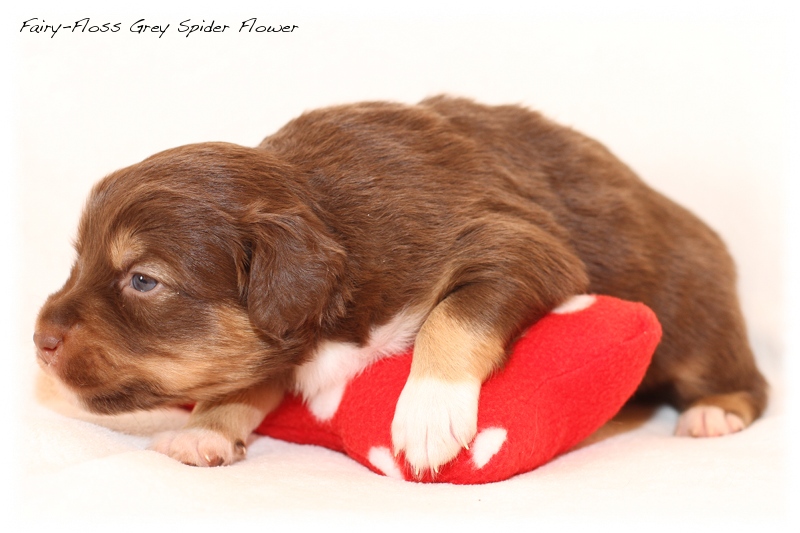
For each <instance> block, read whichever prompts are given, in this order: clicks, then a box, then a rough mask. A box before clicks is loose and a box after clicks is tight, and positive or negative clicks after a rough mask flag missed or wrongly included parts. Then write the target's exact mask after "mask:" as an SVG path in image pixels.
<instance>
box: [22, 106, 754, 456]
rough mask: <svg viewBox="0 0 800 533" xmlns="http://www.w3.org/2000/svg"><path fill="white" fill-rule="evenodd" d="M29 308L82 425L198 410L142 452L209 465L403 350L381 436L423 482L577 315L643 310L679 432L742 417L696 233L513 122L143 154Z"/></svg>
mask: <svg viewBox="0 0 800 533" xmlns="http://www.w3.org/2000/svg"><path fill="white" fill-rule="evenodd" d="M76 248H77V254H78V257H77V261H76V262H75V265H74V266H73V269H72V272H71V274H70V277H69V279H68V280H67V282H66V284H65V285H64V287H63V288H62V289H61V290H59V291H58V292H56V293H55V294H53V295H51V296H50V297H49V299H48V300H47V302H46V303H45V305H44V307H43V308H42V310H41V312H40V314H39V319H38V322H37V326H36V333H35V335H34V339H35V342H36V345H37V348H38V350H37V352H38V356H39V359H40V361H41V363H42V365H43V366H44V367H45V368H46V369H47V370H48V371H50V372H52V373H53V374H54V375H55V376H57V377H58V378H59V379H60V380H61V381H62V382H63V383H64V384H66V385H67V386H68V387H69V388H70V389H71V390H73V391H74V392H75V393H76V394H77V395H78V396H79V398H80V399H81V400H82V401H83V403H84V404H85V405H86V407H87V408H89V409H90V410H93V411H96V412H100V413H116V412H120V411H126V410H133V409H148V408H153V407H157V406H161V405H165V404H174V403H183V402H197V406H196V408H195V410H194V412H193V413H192V416H191V418H190V422H189V424H188V427H187V428H185V429H184V430H182V431H180V432H174V433H170V434H165V435H160V436H159V437H157V439H156V441H155V443H154V445H153V447H154V448H155V449H157V450H160V451H162V452H164V453H166V454H168V455H170V456H172V457H175V458H176V459H178V460H181V461H183V462H186V463H189V464H196V465H217V464H227V463H230V462H232V461H234V460H236V459H238V458H241V457H242V456H243V455H244V453H245V448H244V442H245V439H246V437H247V435H248V434H249V433H250V432H251V431H252V430H253V428H254V427H255V426H256V425H257V424H258V423H259V422H260V420H261V419H262V418H263V416H264V415H265V413H267V412H268V411H269V410H270V409H272V408H273V407H274V406H275V405H277V403H278V402H279V401H280V399H281V397H282V395H283V393H284V391H285V390H287V389H291V390H295V391H298V392H300V393H302V394H303V395H304V396H305V398H306V400H307V401H308V402H309V406H310V408H311V409H312V411H313V412H314V413H315V414H316V416H318V417H319V418H320V419H326V418H330V417H331V416H333V413H334V412H335V411H336V408H337V406H338V402H339V400H340V398H341V395H342V392H343V389H344V385H345V383H346V382H347V380H348V379H350V378H351V377H352V376H354V375H355V374H357V373H358V372H359V371H360V370H361V369H362V368H364V366H366V365H367V364H369V363H370V362H372V361H374V360H376V359H378V358H380V357H383V356H386V355H390V354H392V353H396V352H399V351H402V350H403V349H405V348H407V347H408V346H409V345H410V344H412V343H415V354H414V359H413V364H412V369H411V375H410V377H409V379H408V382H407V384H406V386H405V388H404V390H403V393H402V395H401V397H400V400H399V402H398V405H397V409H396V412H395V417H394V422H393V425H392V435H393V440H394V445H395V449H396V451H398V452H399V451H404V452H405V455H406V458H407V460H408V461H409V463H410V464H411V465H412V466H413V467H414V468H416V469H417V470H418V471H421V470H423V469H432V470H434V471H436V470H437V469H438V468H439V467H440V466H441V465H442V464H444V463H446V462H447V461H449V460H450V459H452V458H453V457H454V456H455V455H456V454H457V453H458V451H459V450H460V449H461V447H463V446H467V445H468V444H469V443H470V441H471V440H472V438H473V437H474V435H475V430H476V418H477V402H478V394H479V390H480V386H481V383H482V382H483V381H484V380H485V379H486V378H487V377H488V376H489V375H490V374H491V373H492V372H493V371H494V370H495V369H497V368H498V367H500V366H501V365H502V364H503V362H504V358H505V357H506V350H507V348H508V347H509V344H510V343H511V342H512V341H513V340H514V339H515V337H516V336H517V335H518V334H519V333H520V332H521V330H523V328H525V327H526V326H527V325H529V324H531V323H532V322H534V321H536V320H537V319H538V318H539V317H541V316H543V315H544V314H545V313H547V312H548V311H549V310H550V309H551V308H553V307H554V306H556V305H558V304H560V303H562V302H564V301H565V300H567V299H568V298H570V297H571V296H573V295H576V294H580V293H585V292H592V293H603V294H609V295H614V296H618V297H621V298H625V299H628V300H634V301H640V302H644V303H646V304H647V305H648V306H650V307H651V308H652V309H653V310H654V311H655V312H656V314H657V315H658V317H659V319H660V320H661V323H662V325H663V328H664V338H663V341H662V343H661V345H660V346H659V348H658V351H657V353H656V355H655V358H654V361H653V363H652V366H651V368H650V370H649V372H648V373H647V375H646V377H645V379H644V382H643V383H642V386H641V389H640V392H641V393H642V395H655V396H657V397H659V398H663V399H666V400H667V401H670V402H672V403H673V404H674V405H675V406H677V407H678V408H679V409H681V410H683V411H684V412H683V414H682V415H681V417H680V421H679V424H678V429H677V433H678V434H686V435H694V436H711V435H722V434H726V433H730V432H734V431H738V430H741V429H742V428H744V427H745V426H747V425H748V424H750V423H751V422H752V421H753V420H754V419H755V418H756V417H758V416H759V415H760V413H761V412H762V410H763V409H764V406H765V403H766V383H765V381H764V379H763V378H762V376H761V375H760V374H759V372H758V370H757V369H756V366H755V363H754V360H753V355H752V353H751V351H750V348H749V346H748V342H747V338H746V334H745V326H744V323H743V320H742V316H741V313H740V310H739V304H738V302H737V298H736V294H735V290H734V268H733V264H732V262H731V259H730V258H729V256H728V254H727V252H726V250H725V247H724V245H723V244H722V242H721V241H720V239H719V238H718V237H717V236H716V235H715V234H714V233H713V232H712V231H711V230H710V229H709V228H707V227H706V226H705V225H704V224H703V223H702V222H700V221H699V220H698V219H697V218H695V217H694V216H693V215H691V214H690V213H688V212H687V211H686V210H684V209H682V208H681V207H678V206H677V205H675V204H674V203H672V202H671V201H669V200H667V199H666V198H664V197H663V196H661V195H660V194H658V193H656V192H654V191H653V190H651V189H650V188H648V187H647V186H646V185H645V184H644V183H642V182H641V181H640V180H639V179H638V178H637V177H636V176H635V175H634V174H633V172H631V170H630V169H628V168H627V167H626V166H625V165H623V164H622V163H621V162H620V161H618V160H617V159H616V158H615V157H614V156H613V155H612V154H610V153H609V152H608V151H607V150H606V149H605V148H604V147H603V146H601V145H600V144H598V143H597V142H595V141H593V140H591V139H588V138H586V137H584V136H583V135H581V134H579V133H576V132H574V131H572V130H570V129H567V128H564V127H561V126H558V125H556V124H554V123H552V122H550V121H548V120H546V119H545V118H543V117H541V116H540V115H538V114H536V113H533V112H530V111H528V110H525V109H523V108H520V107H517V106H500V107H487V106H482V105H479V104H476V103H473V102H471V101H468V100H463V99H453V98H448V97H436V98H431V99H427V100H424V101H423V102H421V103H420V104H418V105H416V106H405V105H399V104H391V103H363V104H356V105H348V106H340V107H333V108H329V109H322V110H318V111H313V112H310V113H306V114H304V115H302V116H301V117H299V118H297V119H295V120H293V121H292V122H290V123H289V124H287V125H286V126H285V127H284V128H283V129H281V130H280V131H279V132H277V133H276V134H274V135H272V136H270V137H268V138H267V139H265V140H264V142H262V143H261V145H260V146H258V147H257V148H245V147H241V146H236V145H231V144H223V143H207V144H197V145H190V146H184V147H180V148H175V149H172V150H167V151H165V152H161V153H159V154H156V155H154V156H152V157H150V158H148V159H146V160H144V161H142V162H141V163H138V164H136V165H133V166H131V167H128V168H125V169H122V170H120V171H117V172H115V173H113V174H111V175H110V176H108V177H106V178H105V179H103V180H102V181H101V182H100V183H98V184H97V185H96V186H95V188H94V189H93V191H92V193H91V196H90V198H89V201H88V203H87V205H86V209H85V212H84V214H83V217H82V219H81V223H80V227H79V230H78V238H77V242H76Z"/></svg>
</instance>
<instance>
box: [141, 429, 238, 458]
mask: <svg viewBox="0 0 800 533" xmlns="http://www.w3.org/2000/svg"><path fill="white" fill-rule="evenodd" d="M150 449H151V450H155V451H157V452H159V453H163V454H164V455H168V456H170V457H172V458H173V459H175V460H176V461H180V462H181V463H184V464H187V465H193V466H222V465H229V464H231V463H233V462H235V461H238V460H239V459H243V458H244V456H245V454H246V453H247V448H246V447H245V445H244V442H242V441H236V442H231V441H230V440H228V438H227V437H225V436H224V435H222V434H221V433H217V432H216V431H212V430H210V429H202V428H189V429H183V430H181V431H165V432H163V433H159V434H158V435H156V436H155V439H154V440H153V443H152V444H151V445H150Z"/></svg>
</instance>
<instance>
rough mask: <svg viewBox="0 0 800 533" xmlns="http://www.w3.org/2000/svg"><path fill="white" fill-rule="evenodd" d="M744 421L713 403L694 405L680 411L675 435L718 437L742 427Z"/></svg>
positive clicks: (739, 429)
mask: <svg viewBox="0 0 800 533" xmlns="http://www.w3.org/2000/svg"><path fill="white" fill-rule="evenodd" d="M744 426H745V424H744V421H743V420H742V419H741V418H740V417H739V416H737V415H735V414H733V413H727V412H725V410H724V409H722V408H721V407H717V406H715V405H696V406H694V407H692V408H690V409H687V410H686V411H684V412H683V413H681V416H680V418H678V425H677V427H676V428H675V435H678V436H681V437H720V436H722V435H728V434H730V433H736V432H737V431H741V430H743V429H744Z"/></svg>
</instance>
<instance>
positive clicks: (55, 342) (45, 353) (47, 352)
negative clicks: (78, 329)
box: [33, 331, 64, 365]
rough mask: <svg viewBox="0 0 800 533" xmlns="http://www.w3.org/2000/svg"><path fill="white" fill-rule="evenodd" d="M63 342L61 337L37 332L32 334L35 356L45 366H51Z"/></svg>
mask: <svg viewBox="0 0 800 533" xmlns="http://www.w3.org/2000/svg"><path fill="white" fill-rule="evenodd" d="M63 341H64V337H63V336H62V335H58V334H52V333H44V332H39V331H37V332H36V333H34V334H33V342H34V344H36V356H37V357H38V358H39V359H40V360H41V361H42V362H43V363H44V364H46V365H51V364H53V362H54V361H55V360H56V357H57V356H58V351H59V348H60V347H61V344H62V343H63Z"/></svg>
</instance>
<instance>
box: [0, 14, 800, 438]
mask: <svg viewBox="0 0 800 533" xmlns="http://www.w3.org/2000/svg"><path fill="white" fill-rule="evenodd" d="M162 4H163V2H137V5H136V6H135V7H134V6H128V7H127V8H126V10H112V9H111V8H110V7H109V6H103V5H96V6H93V5H86V6H84V5H83V4H78V3H70V4H66V3H61V4H57V3H55V2H51V3H36V2H31V3H27V4H26V6H25V7H24V8H17V11H15V12H13V13H7V14H6V16H5V17H4V20H3V32H4V35H3V38H4V42H3V44H4V46H3V47H4V48H5V53H6V65H5V66H4V70H5V72H6V73H7V74H10V76H9V78H8V79H10V80H12V81H11V83H9V84H7V86H6V89H7V91H8V92H7V93H6V98H4V104H5V106H4V107H3V113H4V125H6V126H10V128H9V131H6V132H5V139H6V142H4V143H3V145H4V146H3V150H4V154H3V163H4V166H3V168H2V183H3V185H4V192H5V194H4V197H3V217H4V220H3V229H4V235H3V238H4V241H5V242H6V243H7V249H8V250H10V253H7V254H6V255H5V258H4V261H3V263H4V268H5V269H6V270H5V271H4V273H3V274H4V276H3V280H4V282H5V283H4V286H5V288H6V289H7V295H8V297H7V298H6V299H5V301H4V304H5V307H4V320H3V322H4V326H5V328H6V329H4V337H5V340H6V349H5V350H4V353H3V362H4V366H5V365H8V366H9V369H8V370H7V371H4V373H5V374H6V375H5V376H4V379H5V380H7V381H8V383H7V384H6V385H4V386H3V391H4V395H5V396H4V402H5V403H7V404H8V405H9V406H13V404H14V402H15V401H18V400H19V398H20V397H23V398H24V397H25V394H27V392H26V391H27V387H28V386H29V384H30V382H31V380H30V378H31V376H32V373H33V372H34V370H35V364H34V361H33V360H34V355H33V350H32V349H31V344H32V343H31V342H30V337H31V334H32V324H33V320H34V318H35V313H36V311H37V309H38V307H39V306H40V305H41V303H42V302H43V300H44V298H45V297H46V296H47V294H49V293H50V292H52V291H54V290H56V289H57V288H58V287H59V286H60V284H61V283H63V280H64V279H65V278H66V275H67V273H68V269H69V265H70V263H71V260H72V250H71V246H70V240H71V238H73V237H74V232H75V227H76V223H77V219H78V216H79V213H80V210H81V207H82V203H83V201H84V198H85V197H86V194H87V192H88V190H89V188H90V187H91V185H92V184H93V183H94V182H95V181H97V180H98V179H99V178H101V177H102V176H103V175H105V174H106V173H108V172H110V171H112V170H114V169H116V168H119V167H122V166H126V165H129V164H132V163H134V162H136V161H139V160H141V159H142V158H144V157H147V156H148V155H151V154H152V153H154V152H156V151H160V150H162V149H165V148H169V147H173V146H177V145H181V144H185V143H190V142H201V141H217V140H218V141H229V142H235V143H240V144H244V145H255V144H257V143H258V142H259V141H260V140H261V139H262V138H263V137H264V136H266V135H267V134H269V133H271V132H273V131H275V130H276V129H277V128H279V127H280V126H281V125H282V124H283V123H285V122H286V121H287V120H289V119H290V118H292V117H294V116H296V115H298V114H299V113H301V112H302V111H304V110H306V109H311V108H314V107H318V106H324V105H330V104H336V103H343V102H349V101H357V100H365V99H389V100H398V101H403V102H409V103H413V102H415V101H418V100H420V99H422V98H424V97H426V96H429V95H433V94H437V93H441V92H448V93H453V94H457V95H463V96H469V97H473V98H475V99H477V100H480V101H482V102H486V103H522V104H525V105H528V106H530V107H532V108H534V109H537V110H539V111H541V112H543V113H544V114H546V115H548V116H550V117H552V118H554V119H557V120H559V121H561V122H562V123H565V124H568V125H571V126H573V127H575V128H576V129H579V130H581V131H583V132H585V133H588V134H590V135H592V136H594V137H595V138H597V139H598V140H600V141H601V142H603V143H605V144H606V145H607V146H608V147H609V148H610V149H611V150H612V151H613V152H615V153H616V154H617V155H618V156H619V157H620V158H621V159H622V160H624V161H625V162H627V163H628V164H629V165H630V166H632V167H633V168H634V170H636V171H637V172H638V173H639V174H640V175H641V176H642V177H643V178H644V179H645V181H647V182H648V183H650V184H651V185H652V186H653V187H655V188H656V189H658V190H660V191H662V192H664V193H666V194H667V195H668V196H670V197H672V198H673V199H675V200H677V201H679V202H680V203H683V204H684V205H686V206H687V207H689V208H690V209H692V210H694V211H695V212H696V213H697V214H698V215H700V216H701V218H703V219H705V220H706V221H707V222H708V223H709V224H710V225H711V226H712V227H713V228H714V229H716V230H717V231H718V232H719V233H720V234H721V235H722V237H723V238H724V239H725V241H726V242H727V243H728V245H729V247H730V249H731V251H732V253H733V255H734V257H735V259H736V261H737V263H738V265H739V273H740V290H741V298H742V303H743V306H744V310H745V314H746V316H747V319H748V321H749V325H750V334H751V339H752V341H753V343H754V346H755V348H756V350H757V353H758V357H759V361H760V363H761V365H762V366H763V367H764V368H765V369H766V370H767V371H768V373H770V375H771V376H781V375H783V373H784V372H785V368H784V367H785V366H787V365H788V366H789V370H790V371H791V370H792V368H795V366H793V365H796V363H794V361H792V360H788V358H787V357H786V354H787V353H793V354H794V357H795V358H796V357H797V356H798V349H797V348H798V346H797V340H796V339H797V335H796V334H794V336H793V337H792V336H790V335H791V333H792V332H793V331H792V327H796V326H797V324H798V321H797V316H798V315H797V306H796V305H795V304H793V302H794V301H796V300H797V297H798V288H797V282H796V278H797V276H796V274H794V272H796V271H797V267H798V262H797V256H796V250H797V247H796V246H789V245H790V244H793V245H795V244H796V240H797V230H796V227H797V226H796V225H790V223H789V219H790V218H791V217H794V218H795V220H796V218H797V216H796V214H795V213H796V212H797V209H798V203H797V185H796V184H797V182H798V181H797V180H798V167H799V165H798V156H797V150H798V144H797V138H798V135H797V134H798V120H797V118H798V108H797V102H798V100H797V97H796V95H797V94H798V92H797V91H798V84H797V79H796V72H797V71H796V68H794V67H796V61H797V54H796V53H794V50H793V46H792V45H793V44H794V45H796V44H797V42H798V41H797V39H796V38H795V37H793V36H792V33H793V32H794V33H796V32H797V26H796V25H794V24H792V18H791V17H792V13H791V10H790V4H789V3H788V2H787V3H780V2H775V3H770V2H725V3H721V2H668V3H667V2H647V3H644V2H616V1H614V2H574V1H573V2H559V6H558V7H556V6H553V5H548V4H547V3H544V2H528V3H526V5H525V6H516V5H513V4H508V5H507V4H506V3H505V2H491V3H489V2H486V3H470V2H450V3H442V2H417V1H415V2H404V3H403V6H402V7H392V6H390V7H386V6H384V7H380V8H378V7H375V6H371V7H367V6H361V5H359V4H358V3H349V2H344V3H343V2H338V3H336V5H335V6H334V5H333V3H327V4H326V3H322V2H318V3H315V2H312V3H302V2H295V3H292V6H293V7H289V6H283V5H282V4H283V3H277V4H276V3H271V2H260V3H258V4H257V5H251V6H248V5H246V4H242V5H238V4H236V3H235V2H224V3H223V2H219V3H212V2H194V3H192V4H191V5H190V6H189V5H181V6H177V5H175V6H170V7H167V6H164V5H162ZM278 4H280V5H278ZM515 4H516V3H515ZM40 5H41V6H40ZM39 6H40V7H39ZM85 16H89V17H91V21H92V23H93V24H95V23H103V22H121V23H122V24H121V27H122V31H120V32H119V33H115V34H109V33H106V34H88V33H87V34H71V33H67V30H61V31H60V32H59V33H58V34H56V35H55V37H53V38H50V37H49V35H45V34H31V33H27V32H22V33H20V32H19V29H20V27H21V26H22V21H23V20H27V19H29V18H31V17H38V18H39V19H40V20H41V19H44V20H45V21H46V23H48V24H56V25H57V24H59V23H61V24H65V25H66V24H70V23H72V22H73V21H75V20H77V19H80V18H83V17H85ZM252 16H258V18H259V23H266V24H296V25H298V26H299V28H298V29H297V30H295V31H294V32H293V33H288V34H243V33H237V31H236V30H237V29H238V27H239V24H240V22H241V21H242V20H245V19H247V18H250V17H252ZM140 18H145V19H146V23H151V24H162V25H163V24H167V23H169V24H170V27H169V29H168V30H167V32H166V34H165V35H164V37H163V38H160V39H159V38H158V35H157V34H144V35H137V34H134V33H131V32H129V30H128V28H129V26H130V24H131V23H133V22H134V21H136V20H138V19H140ZM185 19H192V21H193V22H194V23H196V22H200V21H202V20H203V19H205V20H206V22H210V21H211V20H212V19H213V20H215V21H216V23H217V24H229V25H230V26H231V28H230V29H228V30H227V31H226V32H225V33H222V34H193V35H190V36H189V37H186V36H185V34H180V33H178V32H177V27H178V23H179V22H181V21H183V20H185ZM792 254H794V255H792ZM790 261H793V263H790ZM790 269H792V271H790ZM792 295H793V297H792ZM780 379H783V378H780ZM20 391H22V392H20ZM789 394H790V395H791V388H789ZM792 398H794V396H790V400H791V399H792ZM23 401H24V400H23ZM795 413H796V411H795ZM790 448H791V446H790ZM10 453H14V452H10Z"/></svg>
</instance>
